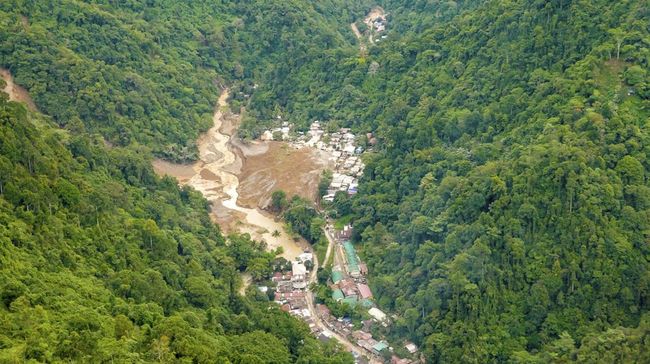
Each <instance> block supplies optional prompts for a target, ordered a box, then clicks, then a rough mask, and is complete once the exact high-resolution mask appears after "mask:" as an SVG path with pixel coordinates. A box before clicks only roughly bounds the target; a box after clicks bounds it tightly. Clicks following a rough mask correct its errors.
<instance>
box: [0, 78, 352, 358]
mask: <svg viewBox="0 0 650 364" xmlns="http://www.w3.org/2000/svg"><path fill="white" fill-rule="evenodd" d="M0 82H2V81H0ZM273 259H274V254H273V253H265V252H264V250H263V247H260V246H257V245H255V244H254V243H252V242H251V241H250V240H248V238H247V237H246V236H231V237H230V238H229V239H228V242H227V243H226V240H225V239H224V237H222V235H221V233H220V231H219V229H218V227H216V226H215V225H214V224H212V223H211V222H210V218H209V217H208V206H207V203H206V201H205V200H204V199H203V197H201V195H200V194H199V193H198V192H195V191H192V190H189V189H179V188H178V187H177V185H176V181H174V180H172V179H170V178H164V179H159V178H158V177H156V176H155V175H154V173H153V171H152V169H151V166H150V164H149V161H148V160H147V159H146V158H144V157H143V156H142V154H141V153H137V151H133V150H127V149H121V148H113V149H106V148H105V147H104V145H103V143H102V141H101V140H96V139H94V138H90V137H88V136H85V135H72V134H70V133H68V132H65V131H62V130H60V129H56V128H53V127H52V124H51V121H50V120H49V118H45V117H41V116H38V115H32V114H29V113H27V111H26V108H25V107H24V105H21V104H18V103H14V102H8V101H7V98H6V94H4V93H1V92H0V299H1V302H0V362H3V363H5V362H7V363H20V362H25V361H30V360H33V361H35V362H56V361H72V362H94V363H100V362H172V361H173V360H179V361H185V360H188V361H191V362H196V363H215V362H228V360H229V361H230V362H232V363H251V362H273V363H290V362H313V360H317V361H318V362H330V363H345V362H349V361H350V360H351V357H349V356H347V355H344V354H337V353H336V351H335V350H334V348H333V347H331V346H330V347H326V348H324V347H322V346H321V345H320V344H319V342H318V341H317V340H316V339H315V338H313V337H312V336H311V335H310V332H309V328H308V327H307V326H306V325H305V324H303V323H301V322H299V321H297V320H296V319H294V318H291V317H289V316H288V315H287V314H286V313H284V312H281V311H280V310H279V309H278V308H273V309H269V307H268V304H266V303H263V302H251V301H249V300H248V299H246V298H242V297H241V296H239V294H238V293H237V290H238V286H239V284H240V283H239V282H240V280H239V278H238V272H239V271H243V270H246V268H247V267H248V265H249V264H267V265H268V264H270V262H271V261H272V260H273Z"/></svg>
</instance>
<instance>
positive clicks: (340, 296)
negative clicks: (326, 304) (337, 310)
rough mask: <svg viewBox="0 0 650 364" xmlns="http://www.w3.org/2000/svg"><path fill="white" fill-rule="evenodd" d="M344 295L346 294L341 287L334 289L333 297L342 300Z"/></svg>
mask: <svg viewBox="0 0 650 364" xmlns="http://www.w3.org/2000/svg"><path fill="white" fill-rule="evenodd" d="M343 297H345V296H344V295H343V291H341V290H340V289H335V290H334V291H332V299H335V300H337V301H338V300H342V299H343Z"/></svg>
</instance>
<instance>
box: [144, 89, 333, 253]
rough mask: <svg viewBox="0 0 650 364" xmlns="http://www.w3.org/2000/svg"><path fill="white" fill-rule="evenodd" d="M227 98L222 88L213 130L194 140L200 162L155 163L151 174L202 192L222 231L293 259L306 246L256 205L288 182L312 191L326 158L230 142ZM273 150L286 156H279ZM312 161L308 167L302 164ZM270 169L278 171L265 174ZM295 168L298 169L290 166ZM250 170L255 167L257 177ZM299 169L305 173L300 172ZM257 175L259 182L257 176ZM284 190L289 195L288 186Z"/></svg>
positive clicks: (233, 121) (234, 120) (233, 123)
mask: <svg viewBox="0 0 650 364" xmlns="http://www.w3.org/2000/svg"><path fill="white" fill-rule="evenodd" d="M227 100H228V90H224V92H223V93H222V94H221V96H220V97H219V100H218V102H217V107H216V110H215V113H214V116H213V126H212V128H210V130H208V131H207V132H206V133H205V134H203V135H201V137H200V138H199V140H198V141H197V144H198V149H199V161H197V162H195V163H193V164H185V165H184V164H175V163H170V162H167V161H163V160H156V161H154V163H153V167H154V169H155V171H156V173H158V174H160V175H170V176H173V177H175V178H177V179H178V181H179V183H181V184H186V185H189V186H192V187H193V188H194V189H196V190H197V191H199V192H201V193H202V194H203V196H205V198H206V199H207V200H208V201H210V203H211V204H212V217H213V219H214V221H215V222H216V223H218V224H219V225H220V226H221V228H222V230H224V232H225V233H232V232H239V233H249V234H250V235H251V237H252V238H253V239H256V240H264V241H265V242H266V243H267V245H268V247H269V248H270V249H274V248H277V247H280V246H281V247H282V248H283V250H284V253H283V254H282V256H283V257H285V258H286V259H289V260H293V259H294V258H295V257H296V256H298V255H299V254H300V253H302V251H303V250H304V249H305V248H306V243H305V242H304V241H302V240H297V241H296V240H294V239H292V238H291V237H290V236H289V235H288V234H287V232H286V231H285V229H284V225H283V223H282V222H280V221H276V219H275V218H274V217H273V216H271V215H270V214H268V213H266V212H264V211H262V210H261V209H260V208H259V207H258V206H262V207H263V206H265V205H266V204H267V203H268V199H269V196H270V194H271V193H272V192H273V190H275V189H279V188H282V189H284V188H283V186H284V185H287V180H290V181H293V182H292V185H291V186H289V187H294V190H296V191H300V192H302V193H301V194H304V193H305V191H306V190H309V188H307V186H311V187H312V188H313V186H314V185H317V183H318V175H319V174H320V170H322V169H323V168H325V166H326V162H324V160H326V159H325V158H320V157H318V155H316V154H314V155H315V156H312V155H311V154H312V153H315V151H314V152H312V151H309V150H303V151H295V150H293V151H289V150H286V148H284V147H281V146H280V145H279V144H280V143H276V144H272V143H262V142H252V143H247V144H243V143H241V141H238V140H237V139H236V138H233V135H234V133H235V131H236V127H237V124H238V115H236V114H232V113H230V112H229V111H228V105H227ZM278 148H279V149H278ZM278 150H280V151H282V152H283V153H284V152H286V153H287V155H286V156H285V157H282V156H283V155H282V153H277V151H278ZM278 155H279V156H280V157H282V159H281V160H280V161H278V160H277V156H278ZM319 158H320V159H319ZM312 159H313V163H312V164H310V163H308V162H305V161H309V160H312ZM298 162H300V163H298ZM305 163H307V165H305ZM273 165H276V166H278V168H275V169H273V170H272V171H270V170H269V168H270V166H273ZM300 165H301V166H302V167H301V168H298V169H296V168H295V167H296V166H300ZM252 169H258V170H259V171H260V173H255V171H252ZM271 169H272V168H271ZM278 170H279V171H280V172H282V171H284V173H285V174H289V173H291V172H293V176H291V178H289V176H284V175H281V176H278V175H277V174H278ZM299 170H305V171H306V172H305V173H300V172H299ZM242 171H244V173H242ZM296 172H298V173H296ZM260 174H262V175H263V178H260ZM280 174H282V173H280ZM240 176H243V180H244V187H243V189H244V195H245V198H244V202H245V203H244V204H240V203H239V200H240V189H241V188H242V186H241V185H240ZM285 177H286V178H285ZM314 179H315V182H314V181H313V180H314ZM278 181H281V183H280V182H278ZM288 192H289V194H291V193H292V191H291V188H290V189H289V191H288ZM305 197H311V196H305ZM276 231H277V232H279V233H280V235H279V236H278V235H277V234H274V232H276ZM274 235H276V236H274Z"/></svg>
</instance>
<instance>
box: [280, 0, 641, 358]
mask: <svg viewBox="0 0 650 364" xmlns="http://www.w3.org/2000/svg"><path fill="white" fill-rule="evenodd" d="M468 5H469V4H468ZM403 6H404V7H405V8H406V7H408V5H407V4H406V3H404V4H403ZM420 20H422V19H421V18H418V17H414V20H413V22H414V23H417V22H419V21H420ZM424 22H425V23H426V22H427V21H426V19H425V20H424ZM648 24H650V8H649V7H648V5H647V3H646V2H643V1H623V2H610V1H588V2H586V1H545V2H532V1H531V2H526V1H509V2H503V1H488V2H485V3H484V4H481V5H479V6H478V7H477V8H475V9H473V10H472V9H470V10H469V11H465V12H461V13H460V14H459V15H457V16H452V17H451V18H450V20H449V21H443V22H442V23H440V24H437V25H435V26H432V27H430V28H428V29H426V30H424V31H421V32H412V31H409V32H407V33H406V34H404V35H403V36H399V35H395V34H394V33H389V39H390V38H391V37H392V38H393V39H394V40H393V41H390V40H389V41H387V42H385V43H383V44H382V45H378V46H376V47H374V48H373V49H371V50H370V52H369V55H368V57H367V58H365V59H364V58H359V57H358V56H355V55H351V56H350V57H349V58H347V60H348V61H347V62H346V61H341V62H339V65H340V66H339V67H336V70H337V72H340V73H339V75H338V76H333V77H338V78H339V80H342V82H343V83H344V84H343V85H336V86H335V87H329V88H328V87H325V88H324V89H323V90H322V91H321V92H320V95H321V96H323V97H321V98H318V99H313V100H308V102H305V103H302V104H300V105H290V104H287V105H286V107H287V109H292V110H295V112H296V113H299V114H302V115H308V114H309V113H311V116H315V115H316V114H317V113H318V112H320V110H326V111H327V113H328V115H326V116H327V117H329V118H331V119H333V120H336V121H338V122H339V123H343V124H347V125H352V126H353V127H355V128H356V129H357V130H358V131H360V132H367V131H372V132H374V133H375V134H376V135H378V137H379V142H380V144H379V146H378V148H376V151H375V153H373V154H370V155H368V157H367V168H366V174H365V176H364V178H363V180H362V183H361V185H360V189H359V194H358V195H357V196H356V197H355V198H354V199H353V200H352V201H351V202H352V206H353V211H354V215H355V216H356V219H355V228H356V230H355V231H356V233H357V236H356V240H358V241H360V242H361V243H362V244H363V245H362V246H363V251H364V255H365V258H366V259H367V261H368V263H369V264H370V272H371V275H372V276H373V279H371V286H372V288H373V289H374V292H375V293H376V295H377V296H378V299H379V303H380V306H381V307H383V308H386V309H388V310H391V311H396V312H398V313H399V315H400V318H399V319H398V320H397V322H396V328H395V330H393V334H394V335H396V337H401V336H403V335H405V336H406V337H409V338H411V339H412V340H415V341H416V342H417V343H419V344H420V345H422V346H423V348H424V353H425V354H426V355H427V357H428V359H429V360H430V361H431V362H440V363H447V362H475V363H484V362H507V361H511V362H525V363H529V362H549V361H551V362H567V361H574V360H577V361H581V362H647V361H649V360H650V351H648V347H650V346H649V341H648V340H649V336H648V335H649V331H650V326H649V324H650V322H649V320H650V316H649V315H648V308H649V306H650V264H649V262H648V260H649V259H650V246H649V245H648V244H649V242H650V173H649V172H650V164H649V163H648V155H649V153H650V149H648V148H649V146H650V119H649V117H650V88H649V86H650V79H649V72H648V70H649V64H650V51H649V49H650V48H649V45H650V36H649V29H648ZM395 27H400V25H399V24H398V25H395ZM413 28H417V24H410V25H408V26H403V29H413ZM355 57H356V58H355ZM372 62H376V63H377V64H378V65H379V67H378V68H376V71H374V72H373V71H370V70H371V68H370V66H369V65H370V64H371V63H372ZM310 72H311V73H316V71H314V70H305V71H304V74H305V75H308V74H310ZM337 72H334V71H330V72H329V73H337ZM310 78H311V79H314V78H315V77H314V76H313V75H312V76H310ZM310 103H313V104H316V105H315V106H313V107H312V105H311V104H310ZM346 203H349V202H346Z"/></svg>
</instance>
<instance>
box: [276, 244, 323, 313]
mask: <svg viewBox="0 0 650 364" xmlns="http://www.w3.org/2000/svg"><path fill="white" fill-rule="evenodd" d="M313 259H314V256H313V254H312V253H310V252H304V253H302V254H300V255H299V256H298V257H297V258H296V260H295V261H293V262H291V271H287V272H275V273H274V274H273V277H272V278H271V281H272V282H273V283H275V286H276V287H275V297H274V301H275V302H277V303H278V304H279V305H280V307H281V309H282V310H284V311H287V312H289V313H292V314H294V315H297V316H301V317H309V316H310V314H309V310H308V309H307V300H306V295H305V288H307V284H308V281H309V277H308V274H309V269H307V266H311V264H309V263H311V262H313Z"/></svg>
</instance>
